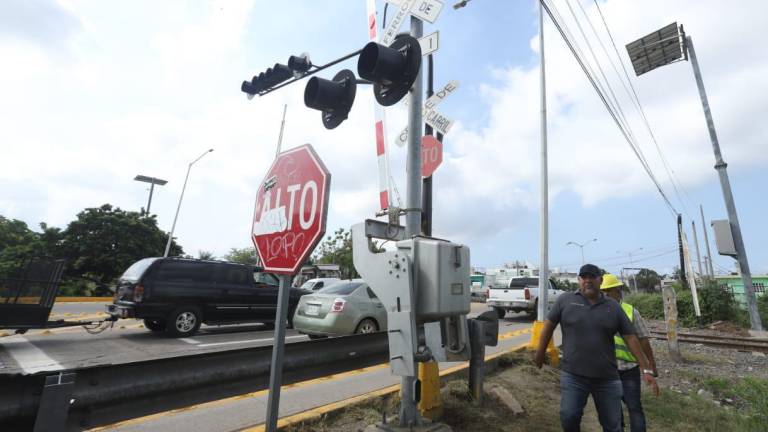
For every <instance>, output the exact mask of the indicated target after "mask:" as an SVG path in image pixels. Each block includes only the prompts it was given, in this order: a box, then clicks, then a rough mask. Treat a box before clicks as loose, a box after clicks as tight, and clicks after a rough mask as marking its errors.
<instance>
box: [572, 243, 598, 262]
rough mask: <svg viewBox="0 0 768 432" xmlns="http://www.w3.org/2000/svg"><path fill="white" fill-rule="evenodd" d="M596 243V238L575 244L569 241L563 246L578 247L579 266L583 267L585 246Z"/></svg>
mask: <svg viewBox="0 0 768 432" xmlns="http://www.w3.org/2000/svg"><path fill="white" fill-rule="evenodd" d="M596 241H597V239H596V238H593V239H592V240H590V241H587V242H584V243H576V242H575V241H569V242H568V243H566V244H565V245H566V246H568V245H574V246H578V247H579V248H580V249H581V265H584V246H586V245H588V244H590V243H592V242H596Z"/></svg>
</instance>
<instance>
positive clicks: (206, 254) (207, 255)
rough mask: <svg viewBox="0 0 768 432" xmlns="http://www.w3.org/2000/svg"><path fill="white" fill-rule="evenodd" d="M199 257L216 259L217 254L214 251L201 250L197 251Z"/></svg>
mask: <svg viewBox="0 0 768 432" xmlns="http://www.w3.org/2000/svg"><path fill="white" fill-rule="evenodd" d="M197 259H201V260H215V259H216V255H214V254H213V252H211V251H204V250H199V251H197Z"/></svg>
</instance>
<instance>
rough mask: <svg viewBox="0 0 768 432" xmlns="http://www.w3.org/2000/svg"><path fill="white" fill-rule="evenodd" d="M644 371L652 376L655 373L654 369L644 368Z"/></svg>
mask: <svg viewBox="0 0 768 432" xmlns="http://www.w3.org/2000/svg"><path fill="white" fill-rule="evenodd" d="M643 373H644V374H648V375H650V376H653V375H654V374H653V371H652V370H651V369H643Z"/></svg>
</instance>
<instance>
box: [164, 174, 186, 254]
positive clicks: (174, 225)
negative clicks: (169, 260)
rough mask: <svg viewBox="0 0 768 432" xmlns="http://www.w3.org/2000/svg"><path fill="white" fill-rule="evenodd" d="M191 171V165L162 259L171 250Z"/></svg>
mask: <svg viewBox="0 0 768 432" xmlns="http://www.w3.org/2000/svg"><path fill="white" fill-rule="evenodd" d="M191 169H192V164H189V166H188V167H187V175H186V177H184V186H182V187H181V196H179V204H178V205H177V206H176V215H175V216H174V217H173V225H171V232H170V233H169V234H168V242H167V243H166V244H165V252H164V253H163V256H164V257H167V256H168V252H169V251H170V250H171V242H172V241H173V232H174V231H175V230H176V220H178V219H179V209H181V201H182V200H183V199H184V191H185V190H186V189H187V180H189V171H190V170H191Z"/></svg>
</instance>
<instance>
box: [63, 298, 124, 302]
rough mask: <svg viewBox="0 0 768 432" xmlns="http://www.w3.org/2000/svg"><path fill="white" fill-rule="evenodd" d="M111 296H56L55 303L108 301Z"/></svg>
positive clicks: (110, 299)
mask: <svg viewBox="0 0 768 432" xmlns="http://www.w3.org/2000/svg"><path fill="white" fill-rule="evenodd" d="M111 301H112V297H56V303H109V302H111Z"/></svg>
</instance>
